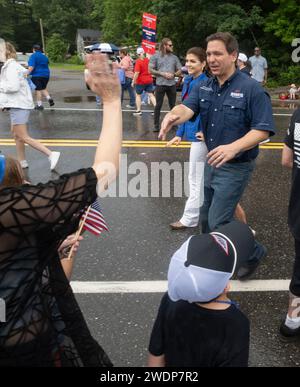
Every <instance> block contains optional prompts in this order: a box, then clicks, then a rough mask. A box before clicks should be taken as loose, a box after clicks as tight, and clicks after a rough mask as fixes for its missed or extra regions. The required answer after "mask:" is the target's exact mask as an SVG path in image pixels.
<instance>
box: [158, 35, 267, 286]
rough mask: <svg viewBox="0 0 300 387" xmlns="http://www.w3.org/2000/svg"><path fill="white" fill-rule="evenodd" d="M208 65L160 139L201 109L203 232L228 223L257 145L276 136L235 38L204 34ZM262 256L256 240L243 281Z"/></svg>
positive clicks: (169, 118)
mask: <svg viewBox="0 0 300 387" xmlns="http://www.w3.org/2000/svg"><path fill="white" fill-rule="evenodd" d="M206 53H207V63H208V66H209V68H210V71H211V73H212V75H213V77H212V78H209V79H208V80H207V81H204V82H203V83H201V84H199V85H198V86H196V87H194V88H193V90H192V92H191V94H190V95H189V97H188V98H187V99H186V100H185V101H184V102H183V103H182V104H181V105H178V106H176V107H175V108H174V109H172V111H171V112H170V113H168V114H167V115H166V116H165V118H164V121H163V123H162V127H161V132H160V134H159V138H161V139H165V138H166V134H167V133H168V131H169V130H170V129H171V127H172V126H173V125H177V124H181V123H183V122H185V121H187V120H190V119H191V118H192V117H193V116H194V115H196V116H197V115H198V114H199V113H200V115H201V120H202V125H203V134H204V138H205V142H206V145H207V148H208V150H209V153H208V155H207V160H208V161H207V163H206V165H205V172H204V204H203V206H202V207H201V211H200V218H201V222H202V232H210V231H212V230H215V229H216V228H217V227H220V226H221V225H222V224H226V223H228V222H230V221H231V220H232V219H233V217H234V212H235V209H236V206H237V204H238V203H239V201H240V199H241V197H242V195H243V192H244V190H245V188H246V186H247V184H248V181H249V179H250V176H251V174H252V171H253V169H254V166H255V159H256V157H257V155H258V144H259V143H260V142H261V141H263V140H266V139H267V138H268V137H269V135H273V134H274V122H273V116H272V105H271V100H270V97H269V95H267V94H266V93H265V91H264V89H263V88H262V87H260V85H259V84H258V83H257V82H255V81H254V80H253V79H252V78H250V77H249V76H247V75H245V74H243V73H242V72H241V71H239V70H238V69H236V65H235V63H236V60H237V56H238V42H237V41H236V39H235V38H234V37H233V36H232V35H231V34H229V33H226V32H225V33H223V32H218V33H216V34H213V35H210V36H209V37H208V38H207V50H206ZM265 255H266V249H265V247H264V246H262V245H261V244H259V243H258V242H256V245H255V250H254V252H253V255H252V257H251V259H249V262H248V263H247V265H245V267H241V268H240V270H239V271H238V273H237V275H238V278H239V279H247V278H248V277H249V276H250V275H251V274H253V273H254V271H255V270H256V268H257V267H258V265H259V263H260V261H261V259H262V258H263V257H264V256H265Z"/></svg>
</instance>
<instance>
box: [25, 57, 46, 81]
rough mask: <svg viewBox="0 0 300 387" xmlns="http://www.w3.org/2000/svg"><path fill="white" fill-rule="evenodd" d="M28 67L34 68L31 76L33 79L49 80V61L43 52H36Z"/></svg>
mask: <svg viewBox="0 0 300 387" xmlns="http://www.w3.org/2000/svg"><path fill="white" fill-rule="evenodd" d="M28 66H30V67H33V68H34V69H33V71H32V72H31V75H32V76H33V77H40V78H49V77H50V70H49V59H48V58H47V57H46V55H45V54H43V53H42V52H41V51H36V52H35V53H34V54H32V55H31V56H30V58H29V61H28Z"/></svg>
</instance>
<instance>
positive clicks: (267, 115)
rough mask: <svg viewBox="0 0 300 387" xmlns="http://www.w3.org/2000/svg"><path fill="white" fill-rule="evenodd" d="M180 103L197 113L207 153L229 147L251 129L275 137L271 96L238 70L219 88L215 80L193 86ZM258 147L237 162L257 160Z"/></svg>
mask: <svg viewBox="0 0 300 387" xmlns="http://www.w3.org/2000/svg"><path fill="white" fill-rule="evenodd" d="M183 104H184V105H185V106H187V107H188V108H189V109H191V110H193V112H194V113H195V116H194V117H197V116H198V114H199V113H200V115H201V121H202V128H203V134H204V137H205V142H206V145H207V148H208V150H209V151H211V150H212V149H215V148H216V147H218V146H219V145H226V144H231V143H232V142H234V141H236V140H238V139H240V138H242V137H244V136H245V135H246V134H247V133H248V132H249V131H250V130H252V129H256V130H263V131H267V132H269V133H270V135H271V136H272V135H274V134H275V125H274V121H273V112H272V104H271V99H270V96H269V95H268V94H267V93H266V92H265V90H264V89H263V88H262V87H261V85H260V84H259V83H257V82H256V81H255V80H253V79H252V78H250V77H249V76H248V75H246V74H243V73H242V72H241V71H240V70H236V71H235V73H234V74H233V75H232V76H231V77H230V78H229V79H227V80H226V81H225V83H224V84H223V85H222V86H221V87H220V85H219V82H218V80H217V78H215V77H213V78H208V80H207V81H204V82H201V83H200V84H199V85H196V86H195V87H194V88H193V90H192V91H191V94H190V95H189V97H188V98H187V99H186V100H185V101H183ZM257 155H258V146H256V147H254V148H252V149H250V150H248V151H245V152H243V153H241V154H239V155H237V156H236V158H235V159H236V160H237V161H250V160H253V159H255V158H256V157H257Z"/></svg>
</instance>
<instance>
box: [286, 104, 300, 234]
mask: <svg viewBox="0 0 300 387" xmlns="http://www.w3.org/2000/svg"><path fill="white" fill-rule="evenodd" d="M285 144H286V145H287V146H288V147H289V148H290V149H292V150H293V154H294V157H293V161H294V165H293V174H292V188H291V196H290V204H289V226H290V228H291V231H292V233H293V235H294V237H295V238H297V239H300V108H299V109H297V110H296V111H295V113H294V114H293V116H292V119H291V123H290V126H289V129H288V132H287V136H286V138H285Z"/></svg>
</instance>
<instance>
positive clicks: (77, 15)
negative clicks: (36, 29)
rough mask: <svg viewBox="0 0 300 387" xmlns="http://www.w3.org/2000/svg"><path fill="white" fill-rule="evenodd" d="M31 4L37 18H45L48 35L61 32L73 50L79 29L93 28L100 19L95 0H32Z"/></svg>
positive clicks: (44, 22) (44, 23)
mask: <svg viewBox="0 0 300 387" xmlns="http://www.w3.org/2000/svg"><path fill="white" fill-rule="evenodd" d="M98 3H99V2H98ZM31 5H32V8H33V10H34V17H35V19H36V20H38V19H39V18H41V19H42V20H43V25H44V27H45V33H46V36H47V35H48V36H51V35H52V34H53V33H59V34H61V36H63V37H64V40H65V41H66V42H67V43H69V45H70V46H71V48H72V50H74V48H75V39H76V32H77V29H80V28H92V27H93V26H92V25H93V24H94V23H95V21H96V22H97V20H98V21H99V20H100V19H99V18H98V15H97V14H96V13H95V10H96V8H97V7H96V6H97V5H99V4H97V3H96V2H95V0H48V1H40V0H31ZM95 7H96V8H95ZM91 14H92V15H93V18H91V17H90V15H91Z"/></svg>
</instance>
